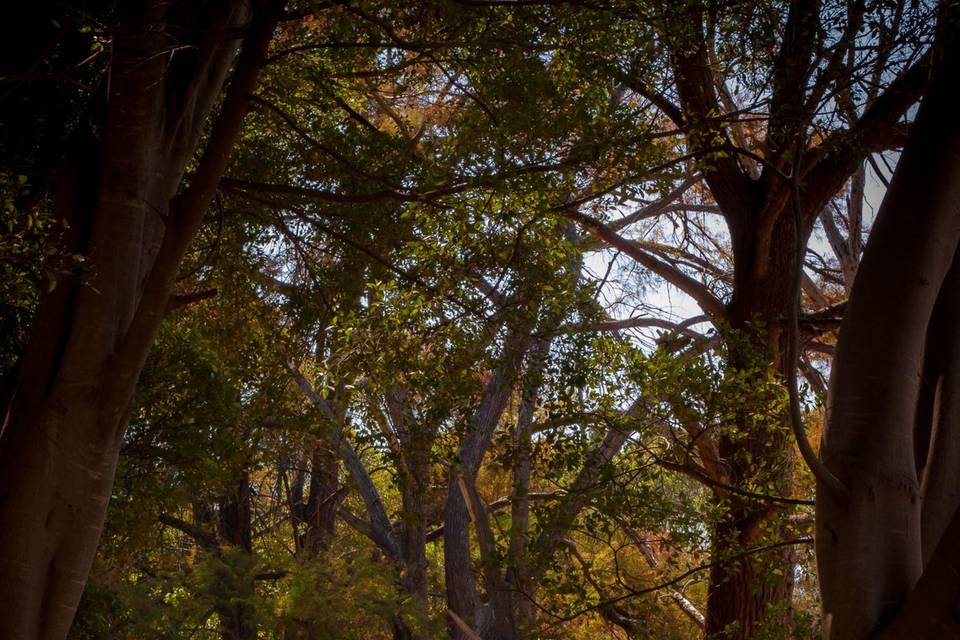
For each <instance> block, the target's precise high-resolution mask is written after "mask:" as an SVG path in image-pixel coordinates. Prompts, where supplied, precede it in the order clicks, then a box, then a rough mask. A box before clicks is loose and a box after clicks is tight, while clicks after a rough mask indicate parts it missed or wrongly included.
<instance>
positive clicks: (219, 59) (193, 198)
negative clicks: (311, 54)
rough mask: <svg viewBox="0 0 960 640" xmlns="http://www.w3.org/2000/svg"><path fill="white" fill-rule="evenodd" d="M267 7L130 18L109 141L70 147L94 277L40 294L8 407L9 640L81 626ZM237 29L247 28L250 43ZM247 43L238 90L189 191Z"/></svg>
mask: <svg viewBox="0 0 960 640" xmlns="http://www.w3.org/2000/svg"><path fill="white" fill-rule="evenodd" d="M258 7H259V8H258V10H257V11H255V12H254V13H253V15H251V13H250V8H249V5H248V4H247V3H246V2H241V1H236V2H224V3H216V4H210V5H206V4H204V5H195V4H193V3H189V2H162V3H158V2H143V3H140V2H137V3H125V4H124V5H123V7H122V9H121V13H122V14H123V15H122V17H121V20H120V23H119V26H118V27H117V28H116V29H115V31H114V34H113V36H114V37H113V54H112V61H111V65H110V83H109V92H108V96H107V110H106V119H105V121H104V122H103V123H102V129H101V130H102V134H101V137H100V138H99V139H93V138H88V139H87V140H86V141H85V143H84V144H83V145H82V146H81V148H79V149H76V150H75V153H74V154H73V156H72V158H71V162H70V166H69V167H67V168H66V169H65V171H64V178H63V181H62V182H61V188H60V189H59V193H58V195H57V213H58V215H60V216H62V217H63V218H65V219H67V220H69V221H70V224H71V227H73V229H74V231H73V232H72V233H73V235H72V236H70V237H68V239H67V241H68V246H66V247H65V250H66V251H69V252H79V253H82V254H84V255H85V257H86V264H87V266H88V271H87V273H86V274H85V276H84V277H81V276H74V277H72V278H67V279H64V280H63V281H62V282H61V283H59V285H58V287H57V288H56V289H55V290H54V291H53V292H48V293H45V294H43V295H42V296H41V301H40V305H39V308H38V311H37V315H36V318H35V320H34V324H33V327H32V328H31V338H30V341H29V343H28V345H27V347H26V349H25V352H24V354H23V358H22V366H21V370H20V375H19V379H18V381H17V386H16V388H15V390H14V392H13V395H12V397H11V399H10V401H9V404H8V405H7V406H4V407H3V413H4V418H3V427H2V432H0V600H2V602H3V603H4V606H3V608H2V613H0V636H2V637H4V638H11V639H13V640H37V639H42V640H61V639H62V638H64V637H65V636H66V634H67V631H68V629H69V627H70V624H71V622H72V620H73V616H74V613H75V611H76V607H77V604H78V602H79V599H80V595H81V593H82V591H83V587H84V585H85V583H86V579H87V574H88V572H89V569H90V566H91V563H92V561H93V557H94V553H95V550H96V545H97V541H98V539H99V537H100V532H101V529H102V526H103V519H104V516H105V511H106V505H107V502H108V500H109V497H110V492H111V487H112V484H113V476H114V472H115V468H116V462H117V457H118V455H119V450H120V442H121V438H122V435H123V431H124V429H125V427H126V423H127V418H128V413H129V409H130V405H131V401H132V396H133V391H134V387H135V385H136V382H137V379H138V377H139V375H140V372H141V370H142V368H143V365H144V361H145V359H146V356H147V352H148V351H149V348H150V345H151V344H152V342H153V337H154V335H155V334H156V331H157V329H158V327H159V324H160V322H161V320H162V318H163V316H164V313H165V311H166V309H167V307H168V304H169V301H170V298H171V295H172V293H173V290H174V283H175V279H176V276H177V270H178V268H179V266H180V263H181V261H182V259H183V257H184V255H185V253H186V251H187V250H188V248H189V245H190V243H191V241H192V240H193V238H194V236H195V235H196V233H197V231H198V229H199V227H200V224H201V222H202V219H203V215H204V213H205V211H206V208H207V206H208V205H209V203H210V201H211V199H212V197H213V195H214V193H215V191H216V188H217V183H218V181H219V179H220V177H221V176H222V174H223V172H224V169H225V168H226V165H227V161H228V158H229V156H230V151H231V150H232V148H233V145H234V143H235V141H236V139H237V136H238V135H239V133H240V130H241V127H242V123H243V119H244V117H245V115H246V112H247V110H248V102H249V100H248V96H249V95H250V93H251V92H252V91H253V89H254V87H255V85H256V81H257V78H258V75H259V70H260V68H261V66H262V64H263V60H264V57H265V54H266V50H267V47H268V45H269V42H270V40H271V38H272V34H273V31H274V27H275V25H276V20H277V18H278V17H279V11H280V10H281V8H282V3H279V2H277V3H263V4H262V5H258ZM251 18H252V19H251ZM177 27H183V28H182V29H177ZM238 27H245V29H244V31H243V33H242V37H237V33H236V31H235V30H236V29H237V28H238ZM174 32H177V33H182V34H185V35H183V38H185V39H184V40H179V41H178V40H175V39H174V36H173V35H172V34H173V33H174ZM241 43H242V52H241V54H240V57H239V59H237V61H236V65H235V70H234V73H233V76H232V81H231V83H230V88H229V89H228V91H227V94H226V96H225V97H224V99H223V101H222V103H221V106H220V110H219V115H218V116H217V118H216V120H215V121H214V125H213V127H212V129H210V133H209V136H208V138H207V144H206V146H205V149H204V151H203V154H202V156H201V159H200V161H199V163H198V164H197V166H196V171H195V172H194V173H193V174H192V175H191V176H190V179H189V186H187V188H186V189H183V188H182V186H183V185H182V182H183V177H184V173H185V171H186V169H187V166H188V163H190V162H191V161H192V160H193V159H194V156H195V153H196V151H197V150H198V146H199V143H200V137H201V134H202V133H203V132H204V130H206V128H207V127H206V124H207V122H208V119H209V116H210V114H211V112H212V111H213V109H214V104H215V103H216V102H217V100H218V98H219V97H220V95H221V92H222V91H221V90H222V87H223V85H224V82H225V79H226V77H227V74H228V71H229V69H230V68H231V66H233V64H234V61H235V59H236V52H237V48H238V46H240V45H241ZM177 45H185V46H183V47H179V46H177Z"/></svg>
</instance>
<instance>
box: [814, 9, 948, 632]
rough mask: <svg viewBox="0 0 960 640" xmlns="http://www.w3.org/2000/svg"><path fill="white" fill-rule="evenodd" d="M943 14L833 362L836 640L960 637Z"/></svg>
mask: <svg viewBox="0 0 960 640" xmlns="http://www.w3.org/2000/svg"><path fill="white" fill-rule="evenodd" d="M947 6H948V5H944V7H945V9H944V17H945V18H946V21H945V23H944V24H945V25H946V26H945V27H941V34H940V36H939V40H938V43H937V44H936V45H935V49H936V54H937V55H938V56H939V60H938V66H937V71H936V74H935V76H934V80H933V82H932V84H931V87H930V90H929V92H928V94H927V97H926V98H925V99H924V101H923V103H922V105H921V107H920V109H919V111H918V113H917V117H916V120H915V123H914V124H913V126H912V127H911V132H910V136H909V139H908V142H907V146H906V148H905V150H904V152H903V155H902V157H901V159H900V162H899V164H898V166H897V170H896V172H895V174H894V177H893V179H892V181H891V184H890V188H889V190H888V191H887V193H886V196H885V198H884V201H883V204H882V206H881V208H880V211H879V213H878V214H877V219H876V222H875V223H874V227H873V231H872V233H871V235H870V239H869V241H868V243H867V247H866V250H865V252H864V257H863V260H862V262H861V265H860V268H859V269H858V271H857V278H856V281H855V282H854V286H853V292H852V294H851V297H850V302H849V303H848V305H847V310H846V313H845V316H844V320H843V324H842V326H841V329H840V336H839V340H838V344H837V355H836V358H835V360H834V365H833V375H832V384H831V396H830V401H829V406H828V426H827V430H826V432H825V434H824V442H823V446H822V455H823V460H824V462H825V463H826V465H827V466H828V467H829V468H830V469H831V470H832V471H833V473H834V474H836V475H837V477H838V478H839V479H840V480H841V481H842V482H843V484H844V485H845V486H846V487H847V489H848V491H849V497H848V498H846V499H844V497H842V496H837V495H835V494H834V493H832V492H830V491H827V490H825V489H824V488H823V487H822V486H818V491H817V564H818V567H819V571H820V584H821V593H822V601H823V610H824V617H825V619H829V623H828V627H829V628H828V631H829V636H830V637H831V638H841V639H848V638H849V639H860V638H869V637H874V636H875V635H876V634H878V633H879V634H880V636H881V637H898V638H905V637H911V638H917V639H923V638H945V637H957V635H958V633H960V625H958V623H957V614H956V612H957V604H958V598H957V596H958V591H957V569H958V566H960V565H958V555H960V538H958V537H957V535H956V532H957V522H956V521H957V516H956V514H957V507H958V505H960V500H958V492H957V489H956V486H957V477H958V472H960V467H958V464H957V463H958V456H957V444H956V443H957V440H958V439H960V433H957V432H956V424H957V418H956V410H955V406H956V401H957V389H956V385H957V383H956V370H957V364H958V362H957V340H958V337H957V325H956V319H957V297H958V293H957V291H958V289H957V286H958V284H960V283H958V279H960V278H958V274H957V273H956V271H957V268H956V252H957V245H958V240H960V120H958V118H957V117H956V105H957V103H958V101H960V89H958V86H957V84H956V74H957V70H958V69H960V47H958V46H957V37H956V27H957V21H956V18H957V10H956V8H955V7H954V8H953V9H952V10H948V9H947V8H946V7H947ZM949 14H952V15H949ZM952 265H953V266H952ZM887 625H890V626H889V628H888V629H887V631H886V632H884V631H883V630H884V628H885V627H887Z"/></svg>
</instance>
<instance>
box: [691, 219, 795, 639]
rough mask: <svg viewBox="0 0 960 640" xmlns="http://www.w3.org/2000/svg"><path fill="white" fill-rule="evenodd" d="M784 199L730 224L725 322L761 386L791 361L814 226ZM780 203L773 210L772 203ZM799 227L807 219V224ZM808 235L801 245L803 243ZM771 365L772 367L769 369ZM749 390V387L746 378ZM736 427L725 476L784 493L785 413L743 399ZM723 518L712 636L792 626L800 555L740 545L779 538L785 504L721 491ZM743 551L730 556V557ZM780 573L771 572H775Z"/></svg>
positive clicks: (725, 453) (734, 351)
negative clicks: (793, 321)
mask: <svg viewBox="0 0 960 640" xmlns="http://www.w3.org/2000/svg"><path fill="white" fill-rule="evenodd" d="M785 205H786V203H783V202H780V203H774V202H771V203H768V205H767V206H768V208H766V209H761V210H759V211H756V212H754V213H753V215H744V216H740V217H737V218H736V222H734V223H732V224H731V235H732V237H733V247H734V256H735V265H736V266H735V278H734V293H733V298H732V300H731V302H730V305H729V306H728V320H729V322H730V325H731V328H732V329H733V331H734V333H733V334H732V335H731V337H730V339H729V341H728V352H729V358H730V362H729V364H728V366H729V368H730V374H731V375H734V376H742V375H746V376H748V379H751V380H755V381H756V387H755V388H756V389H757V391H758V392H759V391H760V390H761V389H763V388H764V386H766V385H769V380H770V375H771V374H773V375H774V376H779V377H781V378H782V377H783V373H784V372H785V371H786V367H788V366H793V365H792V364H790V363H787V362H786V353H787V349H786V332H785V331H784V327H785V320H786V318H787V315H788V313H789V312H790V310H791V295H792V293H793V292H795V291H796V288H795V287H796V282H797V276H798V273H797V269H798V261H797V252H798V251H801V250H802V249H801V247H803V246H805V239H806V238H807V236H808V235H809V229H808V228H803V229H800V230H799V233H798V232H797V229H796V217H795V216H794V214H793V213H792V212H791V211H790V207H788V206H785ZM776 206H779V207H780V209H779V211H778V212H777V213H776V214H771V209H770V208H771V207H776ZM801 224H803V223H801ZM800 239H803V240H804V241H801V242H799V243H798V240H800ZM771 369H772V371H771ZM747 386H748V387H749V386H750V385H747ZM742 400H743V404H742V410H741V411H739V412H738V416H737V424H736V425H735V428H736V431H737V433H735V434H721V435H720V437H719V438H718V450H719V453H720V458H721V460H722V461H723V467H724V469H723V473H724V477H723V478H720V480H722V481H723V482H724V483H726V484H731V485H733V486H736V487H738V488H741V489H745V490H752V491H757V488H758V487H759V488H760V492H761V493H775V494H779V495H787V494H788V493H789V486H788V484H789V483H788V479H789V477H790V475H791V469H792V463H793V461H792V455H791V453H792V441H791V439H790V429H789V426H788V422H787V420H788V417H787V414H786V410H785V408H784V410H783V411H781V412H778V413H776V414H774V415H764V414H763V410H764V409H765V408H766V407H764V406H763V404H764V402H763V400H761V403H760V406H752V405H751V400H752V398H751V397H744V398H743V399H742ZM717 495H718V498H717V499H718V500H719V501H720V502H719V505H718V506H719V507H720V509H721V512H722V514H723V515H722V516H721V519H720V521H719V522H717V524H716V526H715V528H714V531H713V540H712V549H711V560H712V561H713V562H714V563H716V564H715V565H714V566H713V568H712V569H711V571H710V584H709V589H708V596H707V614H706V633H707V637H717V638H731V639H737V640H740V639H747V638H752V637H753V636H754V635H755V633H756V632H757V631H758V630H759V629H760V628H762V627H764V626H768V627H769V626H770V625H775V626H776V627H777V628H780V629H783V628H786V627H787V625H789V623H790V618H791V599H792V596H793V571H794V564H795V555H796V554H795V552H794V551H792V550H791V549H784V548H778V549H775V550H772V551H769V552H763V553H759V554H755V555H750V556H747V557H739V556H740V555H741V554H742V553H743V552H744V551H748V550H750V549H755V548H761V547H764V546H767V545H769V544H774V543H777V542H779V541H781V540H782V539H783V534H784V533H785V527H784V526H783V524H781V523H780V522H779V520H780V518H781V517H782V515H783V514H782V510H780V509H778V508H776V505H775V504H773V503H771V502H766V501H763V500H754V499H746V498H742V497H738V496H736V495H734V494H730V493H726V492H719V493H718V494H717ZM733 557H737V559H735V560H730V561H728V560H727V559H728V558H733ZM774 570H775V571H774Z"/></svg>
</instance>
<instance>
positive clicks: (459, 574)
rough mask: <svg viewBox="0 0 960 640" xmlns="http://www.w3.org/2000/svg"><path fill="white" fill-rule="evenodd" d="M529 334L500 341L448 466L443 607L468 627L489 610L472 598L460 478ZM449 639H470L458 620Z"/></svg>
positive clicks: (477, 454) (484, 438)
mask: <svg viewBox="0 0 960 640" xmlns="http://www.w3.org/2000/svg"><path fill="white" fill-rule="evenodd" d="M531 342H532V338H531V337H530V336H529V335H527V334H526V332H525V331H523V330H522V329H516V330H513V331H511V332H510V334H509V335H508V336H507V337H506V339H505V340H504V346H503V352H502V353H501V355H500V362H499V364H498V365H497V367H496V369H494V371H493V373H492V374H491V376H490V380H489V381H488V382H487V384H486V385H485V386H484V389H483V392H482V394H481V397H480V404H479V406H478V407H477V410H476V412H475V413H474V415H473V418H472V420H471V422H470V430H469V432H468V433H467V435H466V437H465V438H464V440H463V442H462V443H461V445H460V449H459V452H458V459H457V462H458V465H457V466H455V467H454V468H452V469H451V472H450V479H449V486H448V489H447V500H446V504H445V507H444V518H443V544H444V547H443V566H444V578H445V582H446V593H447V607H448V608H449V609H450V611H452V612H453V613H454V614H456V616H457V617H459V618H460V619H461V620H462V621H464V622H465V623H467V624H468V625H469V626H470V628H471V629H473V630H475V631H477V630H479V631H480V632H481V636H482V635H483V631H484V630H486V629H487V628H488V627H490V626H492V623H493V622H494V620H492V619H491V618H492V616H491V615H490V614H491V611H490V609H489V608H487V607H484V606H482V604H481V603H480V601H479V598H478V596H477V590H476V579H475V578H474V574H473V567H472V563H471V561H470V524H471V519H470V513H469V511H468V509H467V504H466V502H465V501H464V496H463V492H462V490H461V488H460V482H459V478H460V477H461V476H463V477H465V478H467V479H468V480H469V481H471V482H472V478H473V477H474V476H475V475H476V473H477V471H478V470H479V469H480V463H481V462H482V460H483V456H484V455H485V453H486V451H487V449H488V448H489V446H490V442H491V438H492V437H493V433H494V431H495V430H496V427H497V424H498V423H499V421H500V417H501V416H502V415H503V411H504V409H505V408H506V406H507V401H508V400H509V399H510V395H511V393H512V392H513V384H514V381H515V379H516V377H517V375H518V373H519V370H520V366H521V364H522V362H523V358H524V355H525V354H526V352H527V350H528V349H529V347H530V345H531ZM450 634H451V637H452V638H453V639H454V640H469V638H468V637H467V635H466V634H465V633H464V631H463V630H462V629H461V628H460V626H459V625H458V624H455V623H452V624H451V625H450Z"/></svg>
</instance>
